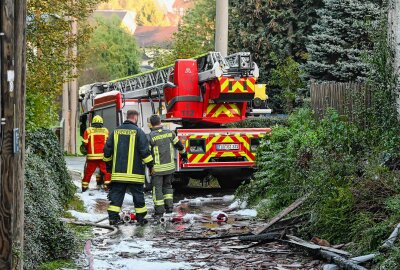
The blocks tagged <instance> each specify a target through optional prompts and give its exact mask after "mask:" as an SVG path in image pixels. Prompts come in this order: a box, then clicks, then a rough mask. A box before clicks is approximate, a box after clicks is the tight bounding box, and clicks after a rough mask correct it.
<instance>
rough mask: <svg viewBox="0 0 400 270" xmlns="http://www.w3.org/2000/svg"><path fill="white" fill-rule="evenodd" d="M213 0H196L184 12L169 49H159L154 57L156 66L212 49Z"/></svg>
mask: <svg viewBox="0 0 400 270" xmlns="http://www.w3.org/2000/svg"><path fill="white" fill-rule="evenodd" d="M215 7H216V5H215V0H198V1H196V4H195V6H194V7H193V8H192V9H189V11H188V12H187V13H186V14H185V16H184V17H183V21H182V23H181V25H180V26H179V31H178V32H177V33H175V34H174V38H173V42H172V49H171V51H165V50H162V51H161V50H160V51H158V52H157V53H156V55H155V57H154V65H155V66H156V67H161V66H165V65H168V64H171V63H173V62H174V61H175V60H176V59H179V58H190V57H194V56H196V55H199V54H202V53H205V52H208V51H213V50H214V32H215V12H216V10H215Z"/></svg>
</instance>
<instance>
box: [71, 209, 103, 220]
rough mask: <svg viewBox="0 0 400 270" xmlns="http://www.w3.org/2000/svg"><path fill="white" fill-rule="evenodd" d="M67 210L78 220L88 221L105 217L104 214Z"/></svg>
mask: <svg viewBox="0 0 400 270" xmlns="http://www.w3.org/2000/svg"><path fill="white" fill-rule="evenodd" d="M68 212H69V213H70V214H71V215H72V216H73V217H74V218H76V219H77V220H79V221H88V222H96V221H99V220H100V219H103V218H106V217H107V215H106V214H89V213H82V212H78V211H75V210H68Z"/></svg>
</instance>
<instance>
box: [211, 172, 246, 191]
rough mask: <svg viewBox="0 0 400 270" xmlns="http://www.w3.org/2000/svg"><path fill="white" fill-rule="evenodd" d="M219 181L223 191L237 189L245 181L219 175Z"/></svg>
mask: <svg viewBox="0 0 400 270" xmlns="http://www.w3.org/2000/svg"><path fill="white" fill-rule="evenodd" d="M217 180H218V184H219V186H220V187H221V188H222V189H236V188H238V187H239V186H240V184H241V183H242V182H244V181H245V179H243V178H239V177H234V176H232V175H226V176H225V175H224V176H222V175H219V176H217Z"/></svg>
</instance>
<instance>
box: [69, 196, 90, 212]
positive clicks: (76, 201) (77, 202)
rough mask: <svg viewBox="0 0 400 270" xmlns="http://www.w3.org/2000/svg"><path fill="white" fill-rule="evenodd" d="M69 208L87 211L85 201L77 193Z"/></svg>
mask: <svg viewBox="0 0 400 270" xmlns="http://www.w3.org/2000/svg"><path fill="white" fill-rule="evenodd" d="M68 210H75V211H78V212H85V211H86V209H85V205H84V204H83V201H82V200H81V199H80V198H79V197H78V196H76V195H75V196H74V197H73V198H72V199H71V201H70V202H69V204H68Z"/></svg>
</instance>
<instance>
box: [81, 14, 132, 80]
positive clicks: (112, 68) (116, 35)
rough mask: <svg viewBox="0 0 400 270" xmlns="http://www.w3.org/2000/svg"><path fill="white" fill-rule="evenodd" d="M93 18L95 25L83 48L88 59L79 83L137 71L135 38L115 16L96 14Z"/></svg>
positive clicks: (126, 74)
mask: <svg viewBox="0 0 400 270" xmlns="http://www.w3.org/2000/svg"><path fill="white" fill-rule="evenodd" d="M95 21H96V24H97V27H96V29H95V30H94V32H93V34H92V37H91V38H90V40H89V41H88V42H87V43H86V44H85V45H84V46H83V48H82V53H83V54H85V55H86V58H87V60H86V63H85V65H84V68H83V69H82V75H81V77H80V78H79V81H80V83H81V84H87V83H92V82H95V81H109V80H112V79H116V78H121V77H125V76H128V75H132V74H135V73H137V72H138V71H139V58H140V53H139V51H138V47H137V45H136V41H135V39H133V38H132V36H131V35H129V34H128V33H126V32H125V31H124V30H123V29H122V28H121V27H120V20H119V19H118V17H116V16H115V17H112V18H108V19H107V18H103V17H100V16H99V17H96V18H95Z"/></svg>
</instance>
